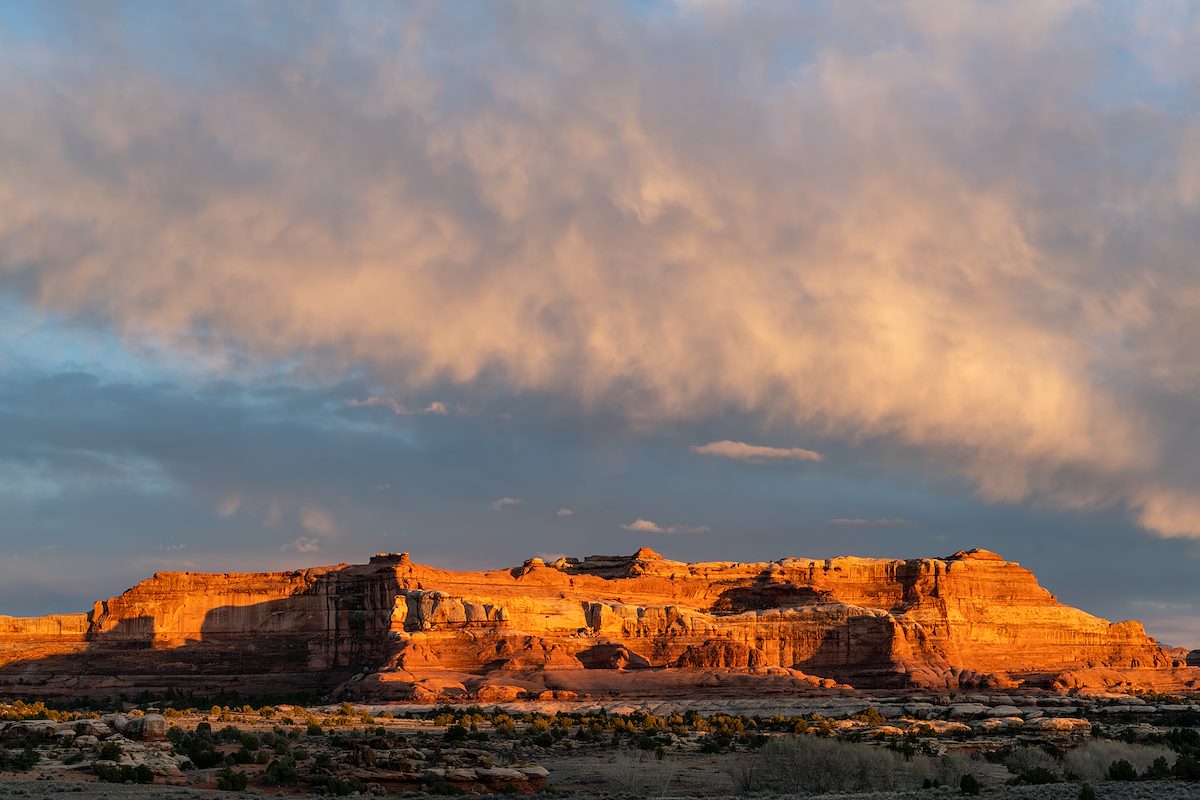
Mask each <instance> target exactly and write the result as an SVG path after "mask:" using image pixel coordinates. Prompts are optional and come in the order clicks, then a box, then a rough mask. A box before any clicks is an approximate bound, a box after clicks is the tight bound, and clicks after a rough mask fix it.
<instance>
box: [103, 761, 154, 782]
mask: <svg viewBox="0 0 1200 800" xmlns="http://www.w3.org/2000/svg"><path fill="white" fill-rule="evenodd" d="M92 770H93V771H94V772H95V773H96V776H97V777H99V778H100V780H101V781H103V782H104V783H154V773H153V772H151V771H150V768H149V767H147V766H146V765H145V764H138V765H137V766H136V767H128V766H126V767H115V766H108V765H101V764H95V765H93V766H92Z"/></svg>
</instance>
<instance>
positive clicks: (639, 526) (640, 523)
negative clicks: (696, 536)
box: [621, 517, 712, 533]
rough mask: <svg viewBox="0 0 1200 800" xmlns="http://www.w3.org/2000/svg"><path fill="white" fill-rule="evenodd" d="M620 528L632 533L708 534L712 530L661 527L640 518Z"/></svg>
mask: <svg viewBox="0 0 1200 800" xmlns="http://www.w3.org/2000/svg"><path fill="white" fill-rule="evenodd" d="M621 528H622V529H623V530H627V531H633V532H634V533H710V532H711V530H712V529H711V528H707V527H698V528H693V527H689V526H687V525H669V526H662V525H659V524H658V523H657V522H652V521H651V520H648V519H642V518H641V517H639V518H637V519H635V520H634V521H633V522H629V523H625V524H623V525H621Z"/></svg>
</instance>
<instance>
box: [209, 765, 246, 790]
mask: <svg viewBox="0 0 1200 800" xmlns="http://www.w3.org/2000/svg"><path fill="white" fill-rule="evenodd" d="M249 781H250V778H249V777H248V776H247V775H246V773H244V772H235V771H233V770H232V769H230V768H229V767H226V768H225V769H223V770H221V774H220V775H218V776H217V788H218V789H220V790H222V791H225V792H240V791H242V790H243V789H245V788H246V784H247V783H249Z"/></svg>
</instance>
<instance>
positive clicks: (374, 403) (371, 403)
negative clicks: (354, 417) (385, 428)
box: [349, 395, 450, 417]
mask: <svg viewBox="0 0 1200 800" xmlns="http://www.w3.org/2000/svg"><path fill="white" fill-rule="evenodd" d="M349 404H350V405H351V406H355V407H361V408H379V407H382V408H387V409H389V410H390V411H391V412H392V413H393V414H395V415H396V416H398V417H411V416H415V415H417V414H436V415H438V416H445V415H446V414H449V413H450V410H449V408H448V407H447V406H446V404H445V403H443V402H442V401H440V400H435V401H433V402H432V403H430V404H429V405H427V406H425V407H424V408H418V409H413V408H409V407H408V406H406V405H404V403H401V402H400V401H399V400H397V399H396V398H394V397H380V396H378V395H371V396H370V397H368V398H366V399H365V400H351V401H350V402H349Z"/></svg>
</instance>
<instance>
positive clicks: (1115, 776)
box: [1108, 758, 1138, 781]
mask: <svg viewBox="0 0 1200 800" xmlns="http://www.w3.org/2000/svg"><path fill="white" fill-rule="evenodd" d="M1137 776H1138V774H1137V769H1136V768H1135V767H1134V766H1133V764H1130V763H1129V762H1128V761H1126V760H1125V759H1123V758H1122V759H1118V760H1116V761H1114V762H1112V763H1111V764H1109V765H1108V779H1109V780H1110V781H1136V780H1137Z"/></svg>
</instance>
